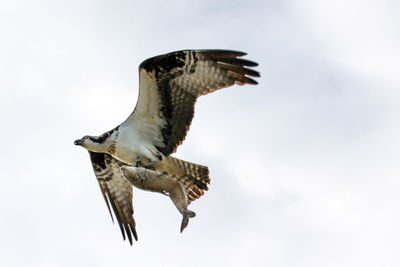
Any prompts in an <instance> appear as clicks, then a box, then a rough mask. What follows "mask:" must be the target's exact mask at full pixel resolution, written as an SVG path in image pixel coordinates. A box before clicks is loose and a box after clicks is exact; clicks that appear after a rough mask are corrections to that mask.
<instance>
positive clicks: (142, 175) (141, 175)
mask: <svg viewBox="0 0 400 267" xmlns="http://www.w3.org/2000/svg"><path fill="white" fill-rule="evenodd" d="M139 177H140V179H141V182H142V183H143V182H144V181H146V180H147V176H146V174H144V173H142V172H139Z"/></svg>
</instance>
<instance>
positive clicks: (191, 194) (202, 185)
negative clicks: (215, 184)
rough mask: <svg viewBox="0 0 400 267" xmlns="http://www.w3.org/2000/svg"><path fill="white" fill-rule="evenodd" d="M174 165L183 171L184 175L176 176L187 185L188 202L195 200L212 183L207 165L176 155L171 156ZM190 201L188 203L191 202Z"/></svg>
mask: <svg viewBox="0 0 400 267" xmlns="http://www.w3.org/2000/svg"><path fill="white" fill-rule="evenodd" d="M169 158H170V160H171V161H173V163H174V165H176V166H177V167H179V169H181V170H182V171H183V175H177V176H175V177H176V179H177V180H178V181H180V182H182V183H183V185H184V186H185V189H186V192H187V197H188V202H189V203H190V202H191V201H194V200H196V199H198V198H199V197H201V196H202V195H203V194H204V191H207V190H208V185H209V184H210V178H209V176H208V175H209V171H208V168H207V167H206V166H202V165H199V164H195V163H191V162H187V161H184V160H181V159H177V158H174V157H171V156H170V157H169ZM189 203H188V204H189Z"/></svg>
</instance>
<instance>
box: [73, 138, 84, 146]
mask: <svg viewBox="0 0 400 267" xmlns="http://www.w3.org/2000/svg"><path fill="white" fill-rule="evenodd" d="M82 144H83V139H77V140H75V142H74V145H77V146H81V145H82Z"/></svg>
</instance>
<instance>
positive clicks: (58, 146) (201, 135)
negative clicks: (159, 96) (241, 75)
mask: <svg viewBox="0 0 400 267" xmlns="http://www.w3.org/2000/svg"><path fill="white" fill-rule="evenodd" d="M399 14H400V4H399V1H395V0H387V1H382V0H369V1H365V0H363V1H361V0H335V1H321V0H299V1H294V0H293V1H290V0H285V1H272V0H266V1H250V0H248V1H237V0H230V1H161V0H159V1H81V0H80V1H50V0H48V1H44V0H37V1H7V0H6V1H4V0H3V1H1V2H0V111H1V112H0V114H1V115H0V116H1V122H2V130H1V131H0V137H1V140H2V146H1V147H2V151H3V153H1V154H0V157H1V165H0V168H1V186H0V203H1V204H0V214H1V219H0V265H1V266H274V267H281V266H304V267H306V266H307V267H310V266H311V267H320V266H324V267H325V266H328V267H329V266H332V267H337V266H349V267H350V266H351V267H353V266H363V267H369V266H371V267H372V266H400V256H399V251H400V245H399V240H400V230H399V225H400V214H399V204H400V194H399V190H400V179H399V178H400V167H399V162H400V123H399V113H400V92H399V89H400V75H399V70H400V49H399V47H400V23H399V17H398V15H399ZM187 48H220V49H234V50H240V51H245V52H247V53H248V56H246V58H247V59H250V60H253V61H256V62H258V63H259V64H260V65H259V67H258V68H257V70H259V71H260V72H261V75H262V77H261V78H260V79H259V80H258V81H259V85H258V86H249V85H247V86H242V87H240V86H234V87H232V88H228V89H224V90H221V91H218V92H215V93H213V94H211V95H207V96H205V97H202V98H200V99H199V101H198V104H197V106H196V116H195V118H194V120H193V123H192V127H191V130H190V132H189V134H188V136H187V138H186V140H185V142H184V144H183V145H182V146H181V147H179V149H178V152H177V154H176V156H177V157H180V158H183V159H185V160H188V161H192V162H196V163H199V164H203V165H207V166H208V167H209V168H210V176H211V185H210V190H209V191H208V192H206V194H205V195H204V196H203V197H202V198H200V199H199V200H197V201H195V202H194V203H192V204H191V205H190V209H191V210H193V211H195V212H196V213H197V216H196V217H195V218H193V219H191V220H190V223H189V226H188V227H187V228H186V229H185V231H184V233H183V234H180V233H179V227H180V221H181V215H180V214H179V213H178V211H177V210H176V208H175V207H174V205H173V204H172V202H171V201H170V200H169V199H168V198H166V197H165V196H162V195H161V194H155V193H151V192H144V191H139V190H137V189H134V208H135V219H136V223H137V231H138V235H139V241H138V242H135V243H134V244H133V246H132V247H131V246H130V245H129V243H128V242H123V240H122V237H121V234H120V232H119V231H120V230H119V227H118V226H117V225H113V224H112V222H111V219H110V216H109V214H108V211H107V208H106V205H105V203H104V200H103V198H102V196H101V193H100V190H99V188H98V185H97V181H96V179H95V176H94V173H93V170H92V167H91V164H90V160H89V156H88V153H87V152H86V151H85V150H83V149H82V148H79V147H76V146H74V145H73V141H74V140H75V139H77V138H80V137H82V136H83V135H85V134H90V135H98V134H101V133H103V132H105V131H107V130H110V129H112V128H113V127H115V126H116V125H117V124H119V123H121V122H122V121H123V120H124V119H125V118H126V117H127V116H128V115H129V114H130V112H131V111H132V110H133V108H134V105H135V103H136V99H137V94H138V91H137V88H138V73H137V67H138V65H139V64H140V62H141V61H143V60H144V59H146V58H148V57H151V56H154V55H158V54H162V53H166V52H170V51H174V50H179V49H187Z"/></svg>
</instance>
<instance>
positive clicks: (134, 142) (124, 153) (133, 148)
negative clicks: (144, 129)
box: [114, 125, 158, 166]
mask: <svg viewBox="0 0 400 267" xmlns="http://www.w3.org/2000/svg"><path fill="white" fill-rule="evenodd" d="M118 132H119V134H118V137H117V138H116V140H115V141H116V144H115V152H114V156H115V157H116V158H117V159H119V160H121V161H123V162H125V163H128V164H131V165H134V166H135V165H136V162H137V160H141V161H142V162H143V163H146V162H149V161H158V157H157V155H158V151H157V149H156V147H155V146H154V145H153V144H152V143H149V141H148V139H146V138H143V137H142V136H141V135H140V134H138V133H137V132H136V131H135V130H134V129H132V128H131V127H126V126H124V125H121V126H120V127H119V129H118Z"/></svg>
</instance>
